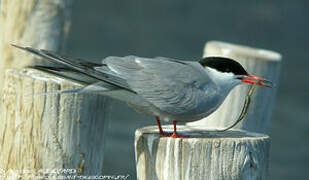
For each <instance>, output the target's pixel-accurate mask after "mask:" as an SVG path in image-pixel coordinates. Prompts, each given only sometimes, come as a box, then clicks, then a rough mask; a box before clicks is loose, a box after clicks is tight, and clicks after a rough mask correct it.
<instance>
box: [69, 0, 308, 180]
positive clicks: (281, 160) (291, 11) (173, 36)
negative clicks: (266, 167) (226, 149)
mask: <svg viewBox="0 0 309 180" xmlns="http://www.w3.org/2000/svg"><path fill="white" fill-rule="evenodd" d="M308 9H309V1H306V0H298V1H290V0H282V1H269V0H260V1H247V0H239V1H237V3H236V1H223V0H216V1H205V0H199V1H198V0H195V1H187V0H177V1H166V0H156V1H154V0H151V1H142V0H131V1H123V0H104V1H102V0H101V1H100V0H92V1H83V0H75V1H74V5H73V16H72V31H71V32H70V34H69V38H68V48H67V49H66V50H65V53H66V54H70V55H72V56H79V57H83V58H88V59H91V60H100V59H102V58H103V57H106V56H110V55H116V56H124V55H130V54H135V55H139V56H146V57H154V56H166V57H173V58H179V59H189V60H197V59H199V58H200V57H201V55H202V50H203V47H204V44H205V42H206V41H209V40H222V41H226V42H232V43H238V44H244V45H250V46H254V47H260V48H266V49H271V50H275V51H278V52H280V53H282V55H283V66H282V72H281V79H280V83H279V92H278V98H277V103H276V107H275V109H274V113H273V119H272V126H271V129H270V131H269V134H270V136H271V138H272V147H271V162H270V174H271V179H281V180H288V179H292V178H294V179H308V178H309V174H308V170H309V141H308V138H309V128H308V127H309V118H308V115H309V114H308V111H309V104H308V100H309V74H308V68H309V54H308V50H309V46H308V40H309V38H308V33H309V11H308ZM114 107H116V108H114V110H113V112H112V114H111V117H112V121H111V123H110V129H109V130H110V131H109V133H108V142H107V150H106V158H105V162H104V163H105V169H104V172H105V173H106V174H130V177H131V178H132V179H135V160H134V143H133V140H134V131H135V129H136V128H139V127H142V126H145V125H150V124H155V121H154V119H152V118H150V117H145V116H142V115H139V114H137V113H136V112H135V111H133V110H132V109H129V108H128V107H127V106H126V105H125V104H123V103H121V102H115V103H114ZM120 109H121V111H120ZM120 112H121V113H120Z"/></svg>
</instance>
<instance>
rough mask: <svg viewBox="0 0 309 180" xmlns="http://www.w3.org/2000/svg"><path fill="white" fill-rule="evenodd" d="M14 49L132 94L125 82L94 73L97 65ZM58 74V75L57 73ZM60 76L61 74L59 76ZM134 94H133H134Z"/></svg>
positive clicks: (45, 53) (24, 48) (43, 52)
mask: <svg viewBox="0 0 309 180" xmlns="http://www.w3.org/2000/svg"><path fill="white" fill-rule="evenodd" d="M13 46H14V47H16V48H19V49H22V50H25V51H28V52H31V53H33V54H36V55H38V56H40V57H43V58H45V59H47V60H49V61H51V62H53V63H58V64H62V65H65V66H66V67H68V68H69V69H70V70H72V71H77V72H79V73H80V74H84V75H85V76H89V77H91V78H93V79H97V80H98V81H104V82H107V83H109V84H112V85H114V86H116V87H119V88H123V89H126V90H128V91H131V92H134V91H133V90H132V89H131V88H130V87H129V85H128V84H127V83H126V81H125V80H121V79H120V78H119V77H115V76H113V75H111V74H108V73H104V72H100V71H96V70H95V69H94V68H93V66H100V64H98V63H93V62H87V61H84V60H82V59H77V58H72V57H67V56H62V55H58V54H56V53H53V52H50V51H47V50H38V49H33V48H29V47H21V46H17V45H13ZM101 66H104V64H101ZM58 74H59V73H58ZM59 75H61V74H59ZM134 93H135V92H134Z"/></svg>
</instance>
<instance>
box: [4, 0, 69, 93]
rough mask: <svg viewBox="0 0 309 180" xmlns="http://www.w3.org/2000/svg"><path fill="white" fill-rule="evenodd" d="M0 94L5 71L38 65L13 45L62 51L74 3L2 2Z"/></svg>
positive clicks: (41, 0) (66, 0) (50, 0)
mask: <svg viewBox="0 0 309 180" xmlns="http://www.w3.org/2000/svg"><path fill="white" fill-rule="evenodd" d="M0 2H1V4H0V8H1V9H0V27H1V28H0V91H2V88H3V77H4V71H5V69H6V68H23V67H25V66H28V65H33V64H35V63H37V62H40V63H41V64H42V63H43V64H45V63H46V61H40V59H38V58H37V57H34V56H33V55H31V54H30V53H25V52H22V51H19V50H17V49H16V48H12V46H11V44H16V45H20V46H30V47H33V48H42V49H48V50H53V51H60V50H62V49H63V47H64V45H65V39H66V35H67V34H68V31H69V27H70V14H71V5H72V0H22V1H20V0H1V1H0Z"/></svg>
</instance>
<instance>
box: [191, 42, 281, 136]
mask: <svg viewBox="0 0 309 180" xmlns="http://www.w3.org/2000/svg"><path fill="white" fill-rule="evenodd" d="M207 56H223V57H229V58H232V59H234V60H237V61H238V62H239V63H240V64H242V65H243V66H244V67H245V69H246V70H247V71H248V73H251V74H255V75H258V76H261V77H264V78H266V79H269V80H271V81H273V82H274V83H275V84H276V87H274V88H272V89H270V88H264V87H263V88H262V87H257V88H256V89H255V91H254V93H253V95H252V98H251V103H250V106H249V110H248V113H247V115H246V116H245V118H244V119H243V120H242V121H241V122H240V123H239V124H238V125H237V126H236V128H241V129H245V130H248V131H254V132H260V133H265V132H266V131H267V129H268V128H269V125H270V119H271V114H272V110H273V106H274V102H275V97H276V91H277V87H278V80H279V72H280V64H281V55H280V54H278V53H276V52H272V51H268V50H263V49H256V48H251V47H246V46H240V45H235V44H229V43H224V42H218V41H211V42H208V43H207V44H206V46H205V49H204V57H207ZM248 88H249V86H248V85H241V86H237V87H235V88H234V89H233V90H232V91H231V92H230V94H229V95H228V96H227V98H226V99H225V101H224V102H223V104H222V105H221V106H220V107H219V109H218V110H216V111H215V112H214V113H212V114H211V115H210V116H208V117H206V118H204V119H202V120H200V121H196V122H191V123H187V125H190V126H195V127H197V128H215V129H223V128H226V127H228V126H230V125H232V124H233V123H234V122H235V121H236V120H237V118H238V116H239V114H240V112H241V109H242V107H243V104H244V100H245V96H246V94H247V92H248Z"/></svg>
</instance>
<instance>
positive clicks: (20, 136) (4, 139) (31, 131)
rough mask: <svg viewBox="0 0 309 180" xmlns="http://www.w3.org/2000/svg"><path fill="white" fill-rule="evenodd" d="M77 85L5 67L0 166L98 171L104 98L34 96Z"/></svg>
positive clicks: (105, 114) (104, 120)
mask: <svg viewBox="0 0 309 180" xmlns="http://www.w3.org/2000/svg"><path fill="white" fill-rule="evenodd" d="M77 87H80V85H78V84H75V83H72V82H69V81H66V80H63V79H60V78H57V77H54V76H51V75H48V74H45V73H42V72H39V71H35V70H31V69H23V70H16V69H9V70H7V71H6V74H5V84H4V91H3V92H4V93H3V98H2V103H3V106H2V113H1V123H0V142H1V144H0V152H1V153H0V168H2V169H4V170H6V171H7V170H9V169H13V170H23V169H30V170H33V171H39V170H40V169H67V168H69V169H75V170H78V171H80V174H86V175H90V174H102V170H103V158H104V157H103V155H104V148H105V143H104V142H105V133H106V130H107V119H109V118H108V116H109V113H108V112H109V110H110V100H109V99H108V98H106V97H103V96H101V95H93V94H62V95H59V94H49V95H45V96H44V95H39V94H41V93H44V92H55V91H57V90H64V89H72V88H77ZM29 179H31V178H29Z"/></svg>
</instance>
